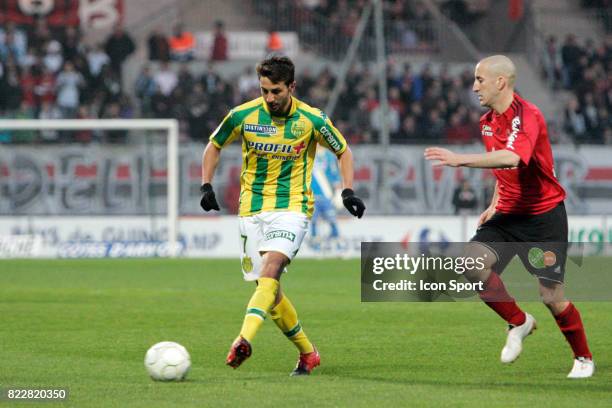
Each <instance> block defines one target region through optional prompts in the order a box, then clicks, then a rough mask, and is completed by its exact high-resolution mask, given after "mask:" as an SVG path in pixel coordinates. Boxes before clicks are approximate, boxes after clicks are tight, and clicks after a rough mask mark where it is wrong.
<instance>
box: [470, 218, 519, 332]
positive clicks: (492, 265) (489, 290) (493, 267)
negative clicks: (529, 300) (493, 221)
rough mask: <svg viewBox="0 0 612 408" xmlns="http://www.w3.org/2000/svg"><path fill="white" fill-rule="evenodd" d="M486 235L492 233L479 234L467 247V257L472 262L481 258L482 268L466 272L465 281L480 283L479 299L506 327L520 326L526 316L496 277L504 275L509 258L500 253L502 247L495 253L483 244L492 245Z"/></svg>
mask: <svg viewBox="0 0 612 408" xmlns="http://www.w3.org/2000/svg"><path fill="white" fill-rule="evenodd" d="M485 235H491V233H487V234H485V233H482V232H480V230H479V232H478V233H477V234H476V236H475V237H474V238H473V240H472V242H470V243H468V244H467V246H466V254H467V256H468V257H471V258H472V259H476V258H482V259H483V262H482V263H483V264H484V268H483V269H471V270H467V271H466V272H465V277H466V279H468V280H469V281H470V282H482V288H483V290H482V291H480V292H479V293H478V295H479V297H480V299H482V301H483V302H485V304H486V305H487V306H489V307H490V308H491V309H492V310H493V311H495V313H497V314H498V315H499V316H500V317H501V318H502V319H504V320H505V321H506V322H507V323H508V324H509V325H511V326H515V327H516V326H520V325H522V324H524V323H525V321H526V314H525V312H523V311H522V310H521V308H520V307H519V306H518V305H517V303H516V301H515V300H514V298H513V297H512V296H510V294H509V293H508V291H507V290H506V287H505V285H504V282H503V281H502V280H501V278H500V276H499V273H501V272H503V270H504V269H505V267H506V265H507V264H508V263H509V262H510V260H511V259H512V255H511V254H510V253H506V252H504V251H502V249H503V248H502V246H501V245H496V247H497V250H496V249H494V248H493V247H492V246H490V245H489V244H487V243H486V242H489V243H492V242H494V241H488V239H490V237H489V238H487V236H485ZM476 240H478V241H476ZM480 240H482V241H480ZM503 245H508V244H507V243H504V244H503Z"/></svg>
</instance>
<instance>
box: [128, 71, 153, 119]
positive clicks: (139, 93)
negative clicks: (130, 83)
mask: <svg viewBox="0 0 612 408" xmlns="http://www.w3.org/2000/svg"><path fill="white" fill-rule="evenodd" d="M134 91H135V94H136V97H137V98H138V99H139V100H140V113H141V115H142V116H143V117H145V118H149V117H151V113H152V107H151V101H152V99H153V95H155V93H156V92H157V84H156V83H155V80H154V79H153V75H152V74H151V68H149V66H148V65H145V66H144V67H143V68H142V71H141V72H140V74H139V75H138V79H137V80H136V84H135V85H134Z"/></svg>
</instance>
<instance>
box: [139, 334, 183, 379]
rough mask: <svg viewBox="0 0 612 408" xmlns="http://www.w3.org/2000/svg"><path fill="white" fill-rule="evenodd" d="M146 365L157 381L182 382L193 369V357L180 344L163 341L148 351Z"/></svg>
mask: <svg viewBox="0 0 612 408" xmlns="http://www.w3.org/2000/svg"><path fill="white" fill-rule="evenodd" d="M144 363H145V367H146V368H147V372H148V373H149V375H150V376H151V378H152V379H154V380H156V381H181V380H184V379H185V377H186V376H187V373H188V372H189V369H190V368H191V357H189V353H188V352H187V349H186V348H185V347H183V346H181V345H180V344H178V343H175V342H173V341H162V342H161V343H157V344H154V345H153V346H151V348H150V349H149V350H147V354H146V355H145V360H144Z"/></svg>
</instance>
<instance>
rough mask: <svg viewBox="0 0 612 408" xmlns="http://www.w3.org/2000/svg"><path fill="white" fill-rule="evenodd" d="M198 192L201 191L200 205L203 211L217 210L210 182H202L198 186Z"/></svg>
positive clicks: (217, 205) (217, 206)
mask: <svg viewBox="0 0 612 408" xmlns="http://www.w3.org/2000/svg"><path fill="white" fill-rule="evenodd" d="M200 193H202V199H201V200H200V207H202V209H203V210H204V211H210V210H217V211H219V204H217V199H216V198H215V192H214V191H213V188H212V185H211V184H210V183H204V184H202V186H200Z"/></svg>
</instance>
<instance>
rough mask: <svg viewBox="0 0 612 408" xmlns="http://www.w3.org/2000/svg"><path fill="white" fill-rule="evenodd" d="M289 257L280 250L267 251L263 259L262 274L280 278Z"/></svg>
mask: <svg viewBox="0 0 612 408" xmlns="http://www.w3.org/2000/svg"><path fill="white" fill-rule="evenodd" d="M288 263H289V258H287V256H285V255H284V254H282V253H280V252H274V251H271V252H266V253H265V254H264V256H263V259H262V265H261V276H262V277H268V278H274V279H279V278H280V276H281V274H282V272H283V269H285V266H287V264H288Z"/></svg>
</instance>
